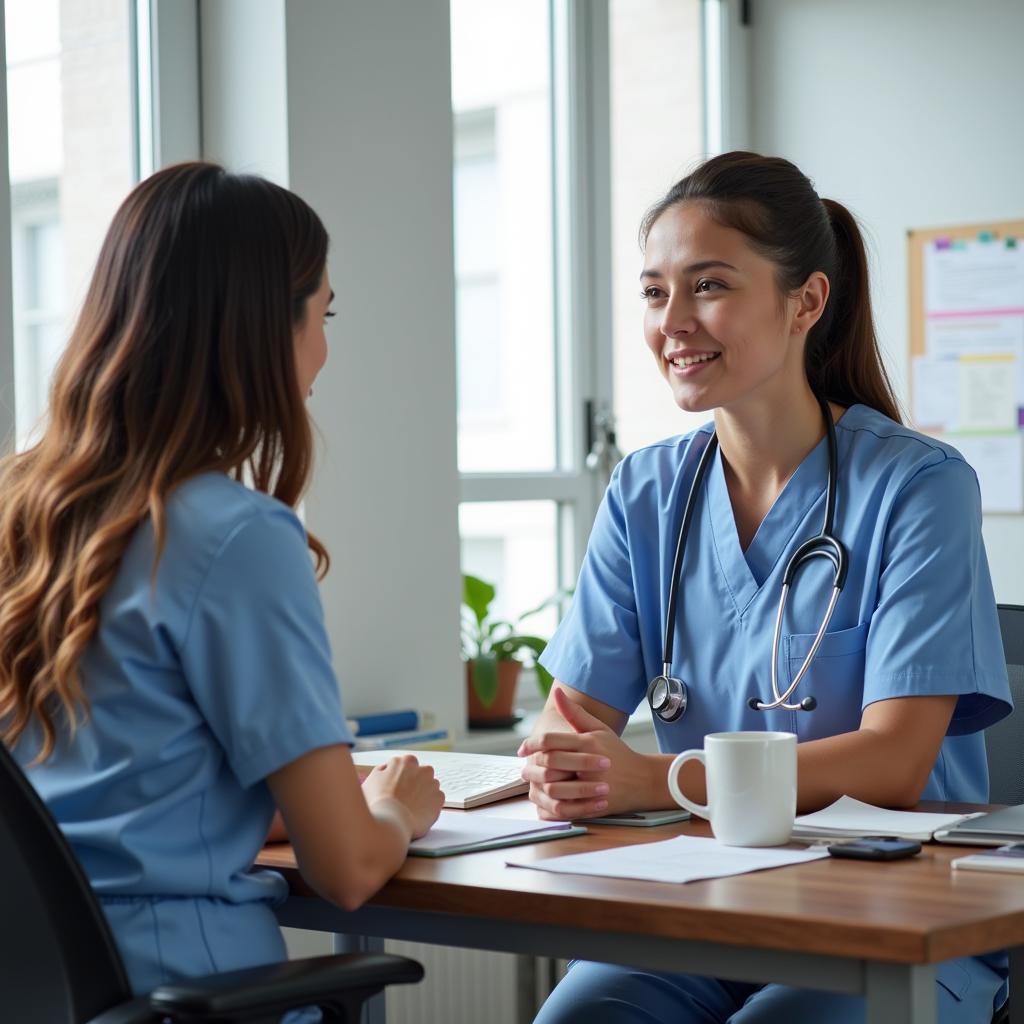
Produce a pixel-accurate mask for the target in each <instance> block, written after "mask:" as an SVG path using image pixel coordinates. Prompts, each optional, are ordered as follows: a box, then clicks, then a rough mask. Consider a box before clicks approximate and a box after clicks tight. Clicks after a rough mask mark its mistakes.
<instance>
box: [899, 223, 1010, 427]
mask: <svg viewBox="0 0 1024 1024" xmlns="http://www.w3.org/2000/svg"><path fill="white" fill-rule="evenodd" d="M982 234H990V235H992V236H993V238H995V239H1004V238H1008V237H1012V238H1016V239H1018V240H1019V241H1020V244H1021V245H1024V220H996V221H989V222H987V223H983V224H961V225H959V226H958V227H947V228H919V229H911V230H910V231H908V232H907V260H908V263H907V282H908V286H909V303H908V315H909V318H910V354H909V356H908V365H907V380H908V381H909V382H911V387H912V386H913V383H912V382H913V379H914V374H913V366H914V356H923V355H924V354H925V330H924V325H925V308H924V251H925V246H927V245H929V244H931V243H933V242H934V241H935V240H936V239H937V238H948V239H949V240H950V241H954V240H962V241H967V242H970V241H974V240H976V239H977V238H978V236H979V235H982ZM910 407H911V409H913V407H914V402H913V395H911V400H910Z"/></svg>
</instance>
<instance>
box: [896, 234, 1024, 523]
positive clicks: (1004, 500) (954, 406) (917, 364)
mask: <svg viewBox="0 0 1024 1024" xmlns="http://www.w3.org/2000/svg"><path fill="white" fill-rule="evenodd" d="M907 250H908V259H909V266H908V281H909V287H910V302H909V310H910V363H911V365H910V370H911V372H910V382H911V386H910V394H911V415H912V418H913V421H914V425H915V426H916V427H917V428H918V429H919V430H922V431H925V432H926V433H929V434H934V435H935V436H937V437H939V438H941V439H942V440H945V441H948V442H949V443H950V444H952V445H953V446H954V447H955V448H957V449H958V450H959V451H960V452H961V453H962V454H963V456H964V458H966V459H967V461H968V462H969V463H970V464H971V465H972V466H973V467H974V469H975V471H976V472H977V474H978V481H979V483H980V485H981V499H982V508H983V510H984V511H985V512H987V513H1006V514H1020V513H1024V220H1007V221H996V222H992V223H988V224H969V225H961V226H960V227H948V228H927V229H923V230H915V231H909V232H908V233H907Z"/></svg>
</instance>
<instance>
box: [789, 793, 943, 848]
mask: <svg viewBox="0 0 1024 1024" xmlns="http://www.w3.org/2000/svg"><path fill="white" fill-rule="evenodd" d="M962 819H963V815H962V814H929V813H924V812H921V811H890V810H887V809H886V808H885V807H875V806H873V805H872V804H866V803H863V802H861V801H860V800H854V799H853V797H852V796H841V797H840V798H839V799H838V800H837V801H836V802H835V803H834V804H830V805H829V806H828V807H826V808H825V809H824V810H821V811H815V812H814V813H813V814H802V815H801V816H800V817H798V818H797V819H796V821H795V822H794V824H793V838H794V839H856V838H858V837H860V836H899V838H900V839H917V840H919V841H924V842H927V841H928V840H929V839H931V838H932V834H933V833H934V832H936V831H937V830H938V829H940V828H949V826H950V825H952V824H954V823H955V822H958V821H961V820H962Z"/></svg>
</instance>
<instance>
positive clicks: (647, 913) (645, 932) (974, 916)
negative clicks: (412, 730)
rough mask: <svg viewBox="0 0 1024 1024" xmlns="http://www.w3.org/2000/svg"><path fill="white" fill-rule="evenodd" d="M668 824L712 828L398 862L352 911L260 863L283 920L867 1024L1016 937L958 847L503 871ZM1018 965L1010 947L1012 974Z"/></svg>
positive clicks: (922, 1003)
mask: <svg viewBox="0 0 1024 1024" xmlns="http://www.w3.org/2000/svg"><path fill="white" fill-rule="evenodd" d="M469 813H472V812H469ZM679 834H689V835H709V834H710V833H709V831H708V828H707V825H706V823H704V822H702V821H696V822H688V823H686V824H682V825H667V826H662V827H660V828H645V829H632V828H622V827H610V826H596V827H592V831H591V833H590V834H589V835H586V836H579V837H576V838H573V839H565V840H559V841H556V842H551V843H538V844H536V845H533V846H520V847H516V848H514V850H511V851H510V850H493V851H487V852H483V853H476V854H468V855H462V856H457V857H449V858H444V859H440V860H430V859H425V858H410V859H409V860H407V861H406V863H405V865H404V866H403V867H402V869H401V870H400V871H399V872H398V874H397V875H396V876H395V877H394V878H393V879H392V880H391V881H390V882H389V883H388V884H387V885H386V886H385V887H384V888H383V889H382V890H381V891H380V892H379V893H378V894H377V895H376V896H375V897H374V898H373V899H372V900H371V901H370V902H369V903H368V904H366V905H365V906H364V907H362V908H360V909H359V910H358V911H355V912H354V913H344V912H343V911H341V910H338V909H337V908H336V907H334V906H332V905H330V904H328V903H326V902H325V901H324V900H322V899H320V898H318V897H317V896H316V895H315V894H313V893H312V892H311V891H310V889H309V888H308V886H306V884H305V883H304V882H303V881H302V879H301V877H300V876H299V874H298V871H297V870H296V867H295V858H294V855H293V854H292V850H291V847H289V846H285V845H280V846H268V847H266V848H265V849H264V851H263V852H262V854H261V856H260V858H259V861H258V863H259V864H260V865H262V866H265V867H274V868H277V869H278V870H280V871H282V872H283V873H284V875H285V876H286V877H287V879H288V882H289V884H290V886H291V889H292V897H291V898H290V899H289V900H288V902H287V903H286V904H285V905H284V906H283V907H282V908H281V909H280V911H279V917H280V921H281V923H282V924H283V925H287V926H290V927H294V928H310V929H315V930H320V931H329V932H335V933H349V934H352V933H356V934H359V935H365V936H376V937H380V938H392V939H406V940H411V941H417V942H428V943H434V944H439V945H449V946H461V947H470V948H477V949H490V950H499V951H503V952H510V953H532V954H535V955H538V956H551V957H563V958H580V959H586V960H598V961H604V962H612V963H620V964H627V965H637V966H644V967H649V968H652V969H656V970H668V971H687V972H689V973H695V974H705V975H713V976H716V977H724V978H732V979H737V980H745V981H752V982H770V981H775V982H780V983H783V984H791V985H798V986H803V987H813V988H818V989H826V990H831V991H836V992H846V993H858V994H863V995H864V996H865V997H866V1002H867V1021H868V1024H933V1022H934V1021H935V1019H936V1000H935V980H934V979H935V964H937V963H939V962H941V961H943V960H951V959H954V958H957V957H962V956H971V955H976V954H981V953H989V952H992V951H993V950H998V949H1004V948H1012V947H1015V946H1024V879H1022V878H1021V876H1019V875H1014V874H995V873H982V872H977V871H972V872H958V873H954V872H952V871H951V869H950V867H949V862H950V861H951V860H952V859H953V858H954V857H958V856H963V855H964V854H965V853H968V852H970V851H969V850H968V848H966V847H953V846H943V845H939V844H928V845H926V846H925V847H924V849H923V851H922V853H921V854H920V855H918V856H917V857H913V858H911V859H909V860H902V861H893V862H890V863H882V862H872V861H851V860H835V859H833V858H829V859H826V860H820V861H815V862H812V863H810V864H804V865H799V866H793V867H786V868H780V869H777V870H772V871H764V872H757V873H754V874H747V875H737V876H733V877H730V878H718V879H710V880H708V881H703V882H690V883H687V884H685V885H676V884H662V883H657V882H640V881H628V880H619V879H605V878H588V877H582V876H573V875H553V874H549V873H547V872H539V871H529V870H523V869H520V868H509V867H506V866H505V859H506V857H507V856H509V855H510V853H514V855H515V857H516V858H517V859H525V858H529V859H530V860H534V861H539V860H543V859H545V858H548V857H558V856H561V855H564V854H568V853H582V852H585V851H588V850H599V849H605V848H607V847H609V846H613V845H626V844H629V843H643V842H653V841H655V840H658V839H667V838H669V837H671V836H673V835H679ZM974 849H975V851H976V848H974ZM1020 963H1021V957H1019V956H1018V951H1016V950H1013V952H1012V955H1011V976H1012V977H1020V975H1019V974H1018V973H1017V970H1018V967H1019V965H1020ZM1015 991H1017V992H1024V983H1022V984H1020V985H1018V986H1016V989H1015ZM1018 1012H1019V1011H1018ZM1015 1019H1017V1020H1019V1019H1020V1018H1019V1017H1018V1016H1016V1015H1015Z"/></svg>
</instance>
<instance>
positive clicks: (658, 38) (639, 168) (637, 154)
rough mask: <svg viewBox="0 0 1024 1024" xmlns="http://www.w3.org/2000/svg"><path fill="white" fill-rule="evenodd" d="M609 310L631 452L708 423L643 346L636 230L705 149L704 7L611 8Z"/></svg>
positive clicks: (621, 434) (683, 0)
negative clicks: (678, 401) (682, 404)
mask: <svg viewBox="0 0 1024 1024" xmlns="http://www.w3.org/2000/svg"><path fill="white" fill-rule="evenodd" d="M609 36H610V44H611V45H610V51H611V52H610V60H611V83H610V88H611V142H612V179H611V180H612V306H613V318H614V324H613V349H614V368H613V380H614V394H615V415H616V421H617V422H616V427H617V437H616V439H617V441H618V445H619V448H621V449H622V451H624V452H628V451H632V450H633V449H635V448H639V447H642V446H643V445H645V444H650V443H651V442H652V441H657V440H660V439H661V438H663V437H668V436H670V435H672V434H679V433H682V432H684V431H686V430H690V429H692V428H693V427H694V426H697V425H698V424H700V423H703V422H705V421H706V420H707V419H708V416H707V415H705V414H687V413H684V412H682V411H681V410H680V409H679V408H678V407H677V406H676V405H675V403H674V402H673V401H672V397H671V394H670V392H669V389H668V386H667V385H666V383H665V381H664V379H663V378H662V376H661V374H660V373H659V372H658V369H657V367H656V366H655V363H654V359H653V357H652V356H651V354H650V352H649V351H648V350H647V347H646V345H645V344H644V337H643V329H642V318H643V303H642V301H641V299H640V281H639V275H640V268H641V252H640V247H639V245H638V243H637V229H638V228H639V226H640V220H641V218H642V217H643V214H644V212H645V211H646V210H647V208H648V207H649V206H651V205H652V204H653V203H654V202H656V201H657V200H658V199H660V198H661V197H662V196H663V195H664V194H665V192H667V191H668V189H669V188H670V187H671V186H672V184H673V183H674V182H676V181H677V180H678V179H679V178H681V177H682V176H683V175H685V174H686V172H687V170H689V169H690V168H691V167H692V166H694V165H695V164H696V163H697V162H698V161H699V159H700V158H701V155H702V150H703V145H704V143H703V107H704V97H703V92H704V89H703V64H702V59H701V0H610V3H609Z"/></svg>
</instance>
